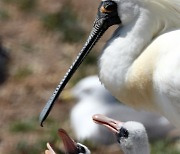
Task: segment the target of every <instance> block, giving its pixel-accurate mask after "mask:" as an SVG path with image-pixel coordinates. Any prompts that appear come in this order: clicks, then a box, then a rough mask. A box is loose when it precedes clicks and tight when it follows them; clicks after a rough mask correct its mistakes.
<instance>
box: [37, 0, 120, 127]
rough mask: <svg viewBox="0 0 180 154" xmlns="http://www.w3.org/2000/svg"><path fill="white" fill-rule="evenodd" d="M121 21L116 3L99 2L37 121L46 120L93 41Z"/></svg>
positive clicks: (109, 0)
mask: <svg viewBox="0 0 180 154" xmlns="http://www.w3.org/2000/svg"><path fill="white" fill-rule="evenodd" d="M120 23H121V21H120V19H119V17H118V12H117V4H116V3H115V2H113V1H111V0H107V1H103V2H101V4H100V6H99V8H98V14H97V17H96V20H95V22H94V25H93V29H92V31H91V33H90V35H89V37H88V39H87V41H86V43H85V45H84V47H83V48H82V50H81V51H80V53H79V54H78V56H77V58H76V60H75V61H74V62H73V64H72V65H71V67H70V68H69V70H68V71H67V73H66V74H65V76H64V78H63V79H62V81H61V82H60V83H59V85H58V86H57V88H56V89H55V91H54V93H53V94H52V96H51V97H50V99H49V100H48V102H47V103H46V105H45V107H44V108H43V110H42V111H41V114H40V117H39V122H40V125H41V126H43V122H44V121H45V120H46V118H47V116H48V114H49V112H50V111H51V109H52V107H53V105H54V102H55V100H56V99H57V98H58V96H59V95H60V93H61V92H62V90H63V89H64V87H65V86H66V84H67V83H68V81H69V80H70V78H71V77H72V75H73V74H74V72H75V71H76V70H77V68H78V67H79V65H80V64H81V63H82V61H83V60H84V58H85V57H86V55H87V54H88V53H89V52H90V50H91V49H92V47H93V46H94V45H95V43H96V42H97V41H98V40H99V39H100V37H101V36H102V35H103V34H104V32H105V31H106V30H107V29H108V28H109V27H110V26H112V25H115V24H120Z"/></svg>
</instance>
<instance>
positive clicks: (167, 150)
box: [151, 140, 180, 154]
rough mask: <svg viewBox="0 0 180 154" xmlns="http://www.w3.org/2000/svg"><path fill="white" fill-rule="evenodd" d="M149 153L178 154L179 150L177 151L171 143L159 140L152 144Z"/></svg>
mask: <svg viewBox="0 0 180 154" xmlns="http://www.w3.org/2000/svg"><path fill="white" fill-rule="evenodd" d="M151 153H152V154H180V150H178V149H177V148H176V147H175V146H174V145H173V142H172V141H168V140H161V141H156V142H153V143H152V145H151Z"/></svg>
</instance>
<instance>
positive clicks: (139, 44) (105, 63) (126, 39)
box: [99, 10, 160, 96]
mask: <svg viewBox="0 0 180 154" xmlns="http://www.w3.org/2000/svg"><path fill="white" fill-rule="evenodd" d="M152 18H153V17H152V16H151V15H150V14H149V13H148V12H147V11H145V10H144V11H142V12H140V13H139V15H138V16H137V17H136V18H135V19H134V20H133V21H132V22H131V23H130V24H128V25H124V26H123V27H119V28H117V30H116V31H115V33H114V34H113V36H112V37H111V39H110V40H109V41H108V42H107V44H106V45H105V48H104V50H103V54H102V56H101V57H100V60H99V68H100V79H101V81H102V82H103V83H104V84H105V86H106V87H108V89H109V90H110V91H111V92H112V94H113V95H115V96H116V93H117V95H118V94H119V91H120V89H119V88H120V87H124V83H125V80H126V78H127V75H128V70H129V69H130V68H131V66H132V64H133V62H134V61H135V60H136V59H137V58H138V56H139V55H140V54H141V53H142V52H143V49H144V48H146V46H147V45H148V44H149V43H150V41H151V40H152V39H153V38H154V37H155V35H157V31H158V30H159V29H160V24H157V22H156V20H154V19H153V20H152Z"/></svg>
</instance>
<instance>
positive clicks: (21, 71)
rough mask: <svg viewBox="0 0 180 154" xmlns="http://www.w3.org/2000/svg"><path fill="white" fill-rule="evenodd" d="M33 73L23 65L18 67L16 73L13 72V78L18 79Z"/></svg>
mask: <svg viewBox="0 0 180 154" xmlns="http://www.w3.org/2000/svg"><path fill="white" fill-rule="evenodd" d="M32 74H33V71H32V70H31V69H30V68H29V67H27V66H24V67H22V68H19V69H18V70H17V71H16V73H15V74H14V78H15V79H18V80H21V79H24V78H26V77H28V76H30V75H32Z"/></svg>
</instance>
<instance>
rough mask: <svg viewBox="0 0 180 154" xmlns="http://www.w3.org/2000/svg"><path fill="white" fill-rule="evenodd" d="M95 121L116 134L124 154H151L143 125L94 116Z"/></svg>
mask: <svg viewBox="0 0 180 154" xmlns="http://www.w3.org/2000/svg"><path fill="white" fill-rule="evenodd" d="M93 120H94V122H95V123H98V124H100V125H103V126H105V127H107V128H109V129H110V130H111V131H112V132H113V133H114V134H115V136H116V138H117V141H118V143H119V145H120V147H121V149H122V150H123V152H124V154H150V148H149V142H148V136H147V133H146V129H145V127H144V126H143V125H142V124H141V123H139V122H135V121H128V122H120V121H117V120H114V119H110V118H108V117H106V116H103V115H94V116H93Z"/></svg>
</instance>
